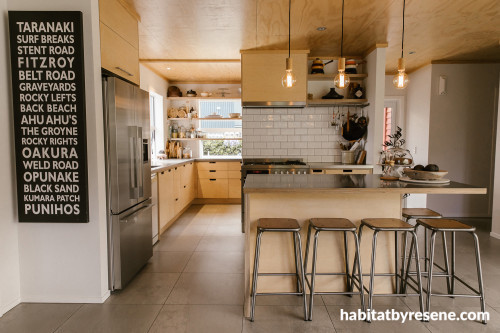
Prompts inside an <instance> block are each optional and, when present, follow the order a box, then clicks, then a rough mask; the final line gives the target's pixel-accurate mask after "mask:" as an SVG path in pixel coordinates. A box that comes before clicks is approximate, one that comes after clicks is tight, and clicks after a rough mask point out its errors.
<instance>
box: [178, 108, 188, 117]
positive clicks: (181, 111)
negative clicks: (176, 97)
mask: <svg viewBox="0 0 500 333" xmlns="http://www.w3.org/2000/svg"><path fill="white" fill-rule="evenodd" d="M177 118H187V113H186V111H184V110H179V111H177Z"/></svg>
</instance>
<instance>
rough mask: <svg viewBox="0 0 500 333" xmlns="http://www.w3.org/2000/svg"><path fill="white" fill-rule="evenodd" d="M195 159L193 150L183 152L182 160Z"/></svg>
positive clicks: (188, 149) (186, 149)
mask: <svg viewBox="0 0 500 333" xmlns="http://www.w3.org/2000/svg"><path fill="white" fill-rule="evenodd" d="M192 157H193V152H192V150H191V148H189V147H186V148H184V149H183V150H182V158H192Z"/></svg>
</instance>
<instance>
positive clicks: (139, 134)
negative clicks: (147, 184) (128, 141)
mask: <svg viewBox="0 0 500 333" xmlns="http://www.w3.org/2000/svg"><path fill="white" fill-rule="evenodd" d="M136 140H137V142H136V147H137V153H138V154H137V156H136V161H137V171H138V172H137V179H138V187H139V189H138V190H139V193H138V195H137V198H142V197H143V196H144V168H143V165H142V156H143V147H142V127H137V139H136Z"/></svg>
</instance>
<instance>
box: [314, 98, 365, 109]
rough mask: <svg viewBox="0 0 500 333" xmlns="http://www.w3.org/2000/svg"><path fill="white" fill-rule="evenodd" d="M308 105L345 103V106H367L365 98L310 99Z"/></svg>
mask: <svg viewBox="0 0 500 333" xmlns="http://www.w3.org/2000/svg"><path fill="white" fill-rule="evenodd" d="M307 105H309V106H316V105H319V106H336V105H347V106H363V107H364V106H368V100H367V99H311V100H308V101H307Z"/></svg>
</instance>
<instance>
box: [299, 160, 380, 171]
mask: <svg viewBox="0 0 500 333" xmlns="http://www.w3.org/2000/svg"><path fill="white" fill-rule="evenodd" d="M307 165H308V166H309V168H310V169H322V170H330V169H373V168H374V166H373V165H372V164H333V163H325V162H322V163H320V162H317V163H308V164H307Z"/></svg>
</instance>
